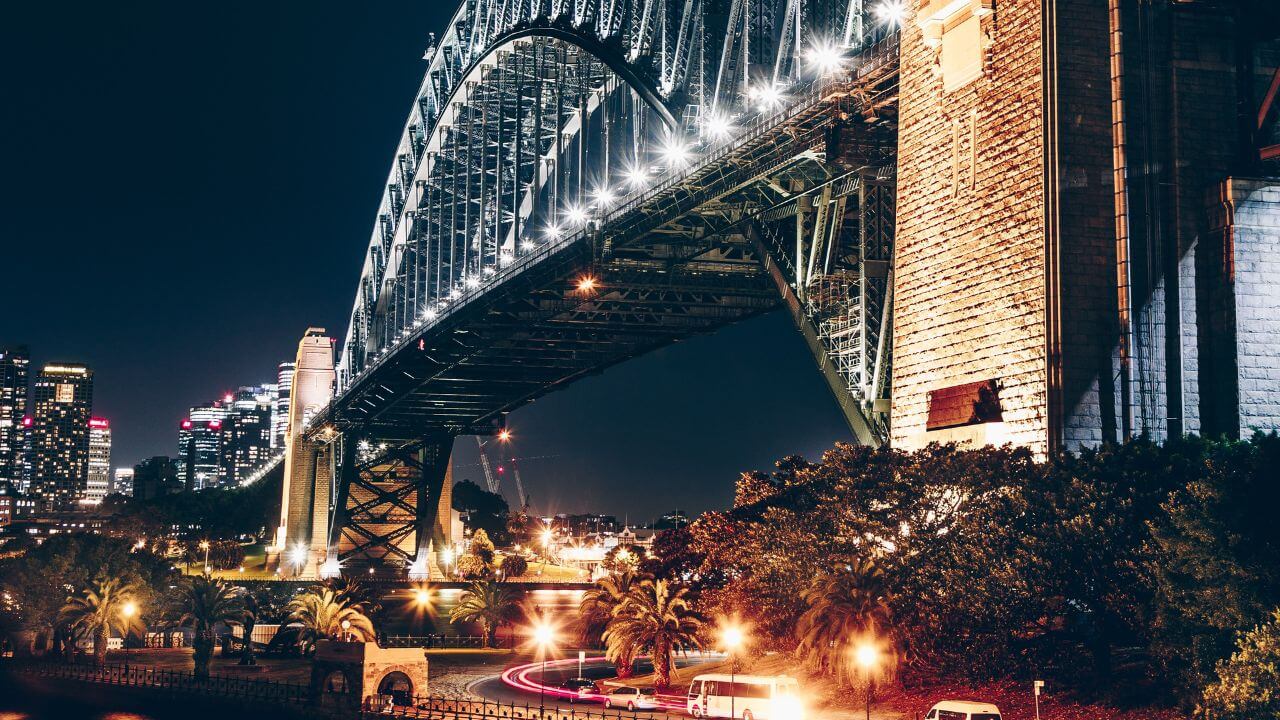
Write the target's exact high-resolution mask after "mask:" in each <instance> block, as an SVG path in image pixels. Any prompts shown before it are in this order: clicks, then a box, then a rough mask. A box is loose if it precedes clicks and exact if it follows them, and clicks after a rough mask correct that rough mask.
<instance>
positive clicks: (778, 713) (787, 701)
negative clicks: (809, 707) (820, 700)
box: [770, 695, 804, 720]
mask: <svg viewBox="0 0 1280 720" xmlns="http://www.w3.org/2000/svg"><path fill="white" fill-rule="evenodd" d="M770 720H804V705H803V704H801V703H800V698H798V697H795V696H794V695H783V696H781V697H776V698H774V699H773V712H772V713H771V714H770Z"/></svg>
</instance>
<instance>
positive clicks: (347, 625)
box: [342, 620, 351, 642]
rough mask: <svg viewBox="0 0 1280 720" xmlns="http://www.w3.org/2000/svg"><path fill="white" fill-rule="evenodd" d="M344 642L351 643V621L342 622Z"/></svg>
mask: <svg viewBox="0 0 1280 720" xmlns="http://www.w3.org/2000/svg"><path fill="white" fill-rule="evenodd" d="M342 641H343V642H351V621H350V620H343V621H342Z"/></svg>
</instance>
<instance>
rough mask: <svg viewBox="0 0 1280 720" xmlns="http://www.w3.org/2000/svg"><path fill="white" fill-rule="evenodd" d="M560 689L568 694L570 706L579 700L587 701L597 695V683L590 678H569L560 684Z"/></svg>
mask: <svg viewBox="0 0 1280 720" xmlns="http://www.w3.org/2000/svg"><path fill="white" fill-rule="evenodd" d="M559 687H560V689H561V690H563V691H564V692H566V693H568V695H569V704H570V705H572V704H574V703H576V702H577V701H579V700H586V699H587V698H589V697H591V696H593V695H595V694H596V681H595V680H591V679H589V678H582V677H578V678H569V679H568V680H565V681H564V682H562V683H560V686H559Z"/></svg>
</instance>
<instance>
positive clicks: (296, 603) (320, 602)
mask: <svg viewBox="0 0 1280 720" xmlns="http://www.w3.org/2000/svg"><path fill="white" fill-rule="evenodd" d="M288 619H289V620H290V621H292V622H298V623H302V626H303V628H305V629H306V632H307V634H308V635H309V636H311V637H312V638H314V639H317V640H319V639H321V638H330V639H337V638H343V637H347V636H350V637H351V638H354V639H355V640H356V641H358V642H372V641H374V640H375V639H376V638H377V634H376V633H375V632H374V630H373V621H372V620H370V619H369V616H368V615H366V614H365V611H364V607H363V606H362V605H360V604H358V603H354V602H351V600H349V599H348V598H346V597H343V596H341V595H339V594H338V593H335V592H334V591H332V590H319V591H315V590H313V591H309V592H305V593H302V594H301V595H299V596H298V597H296V598H294V599H293V601H292V602H290V603H289V618H288ZM344 623H346V627H343V624H344Z"/></svg>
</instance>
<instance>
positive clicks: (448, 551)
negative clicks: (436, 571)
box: [440, 547, 453, 575]
mask: <svg viewBox="0 0 1280 720" xmlns="http://www.w3.org/2000/svg"><path fill="white" fill-rule="evenodd" d="M440 559H441V560H443V561H444V572H445V574H446V575H452V574H453V548H450V547H446V548H445V549H443V550H441V551H440Z"/></svg>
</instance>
